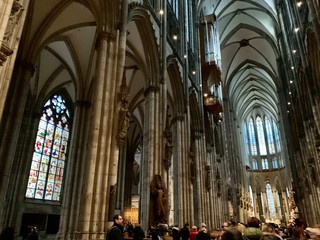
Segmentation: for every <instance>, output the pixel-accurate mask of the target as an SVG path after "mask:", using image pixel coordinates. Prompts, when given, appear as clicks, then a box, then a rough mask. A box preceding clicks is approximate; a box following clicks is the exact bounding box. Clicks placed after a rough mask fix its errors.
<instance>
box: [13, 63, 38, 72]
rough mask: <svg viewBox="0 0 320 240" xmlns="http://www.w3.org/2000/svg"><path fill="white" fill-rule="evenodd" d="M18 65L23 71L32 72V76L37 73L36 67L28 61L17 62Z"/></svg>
mask: <svg viewBox="0 0 320 240" xmlns="http://www.w3.org/2000/svg"><path fill="white" fill-rule="evenodd" d="M16 63H17V64H18V65H19V66H20V67H21V68H23V69H25V70H27V71H30V72H31V74H32V75H33V73H34V72H35V70H36V66H35V65H34V64H33V63H31V62H28V61H25V60H17V61H16Z"/></svg>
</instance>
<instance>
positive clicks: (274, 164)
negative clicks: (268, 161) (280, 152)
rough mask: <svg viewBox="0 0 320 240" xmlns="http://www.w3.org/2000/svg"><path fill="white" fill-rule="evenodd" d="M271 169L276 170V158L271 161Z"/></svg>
mask: <svg viewBox="0 0 320 240" xmlns="http://www.w3.org/2000/svg"><path fill="white" fill-rule="evenodd" d="M272 168H278V161H277V159H276V158H273V159H272Z"/></svg>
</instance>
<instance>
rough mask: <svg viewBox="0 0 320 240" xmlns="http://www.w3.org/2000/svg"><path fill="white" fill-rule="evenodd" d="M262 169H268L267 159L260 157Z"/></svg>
mask: <svg viewBox="0 0 320 240" xmlns="http://www.w3.org/2000/svg"><path fill="white" fill-rule="evenodd" d="M262 169H269V164H268V159H266V158H263V159H262Z"/></svg>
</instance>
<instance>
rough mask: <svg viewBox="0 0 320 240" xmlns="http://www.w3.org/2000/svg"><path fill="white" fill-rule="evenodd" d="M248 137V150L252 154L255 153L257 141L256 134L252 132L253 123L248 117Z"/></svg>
mask: <svg viewBox="0 0 320 240" xmlns="http://www.w3.org/2000/svg"><path fill="white" fill-rule="evenodd" d="M249 138H250V150H251V154H252V155H257V154H258V153H257V141H256V135H255V134H254V123H253V119H252V118H250V122H249Z"/></svg>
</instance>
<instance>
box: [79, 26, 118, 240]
mask: <svg viewBox="0 0 320 240" xmlns="http://www.w3.org/2000/svg"><path fill="white" fill-rule="evenodd" d="M118 40H119V35H116V34H115V33H112V32H101V33H100V35H99V37H98V39H97V67H96V78H95V79H94V83H93V84H94V87H93V99H92V107H93V109H92V113H91V121H90V127H89V129H90V130H89V133H90V134H89V138H88V139H89V141H88V146H89V149H88V154H87V162H86V171H85V172H84V176H83V179H84V183H85V184H84V188H83V193H82V196H81V199H82V202H81V209H80V213H79V214H80V215H79V228H78V231H79V232H80V233H79V234H77V235H79V236H77V238H79V239H89V238H90V239H91V238H94V239H104V231H105V230H106V227H107V225H106V224H107V222H108V221H109V220H110V219H107V216H108V215H109V213H110V212H112V210H113V209H112V208H110V202H112V200H114V194H111V193H110V190H111V189H114V187H115V184H116V178H117V172H116V171H115V170H114V168H116V169H117V166H118V163H117V158H118V148H116V140H115V134H116V132H114V129H116V128H117V124H116V123H117V122H118V121H117V120H118V119H117V115H116V114H114V113H115V111H116V109H115V106H116V103H115V101H116V99H117V98H116V89H117V87H118V86H117V85H116V84H117V81H115V77H114V76H116V72H117V67H118V66H117V63H118V62H117V60H118V58H117V57H118V50H119V45H118ZM122 71H123V69H122ZM114 126H116V127H114ZM112 149H116V151H117V153H115V152H112V151H111V150H112ZM112 187H113V188H112ZM112 193H114V192H112ZM110 195H111V196H110ZM112 197H113V198H112ZM111 198H112V199H111Z"/></svg>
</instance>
